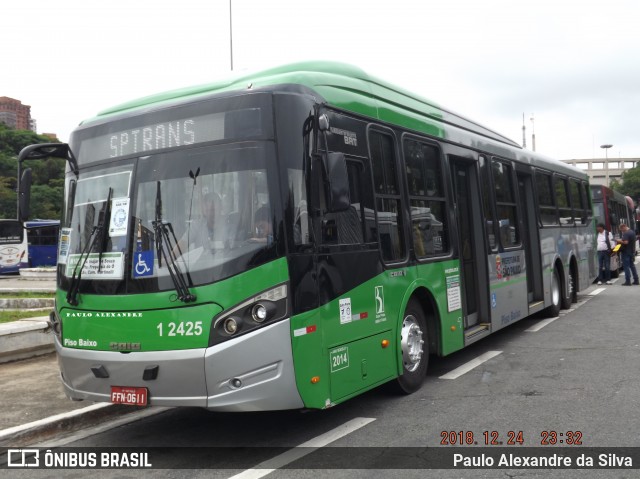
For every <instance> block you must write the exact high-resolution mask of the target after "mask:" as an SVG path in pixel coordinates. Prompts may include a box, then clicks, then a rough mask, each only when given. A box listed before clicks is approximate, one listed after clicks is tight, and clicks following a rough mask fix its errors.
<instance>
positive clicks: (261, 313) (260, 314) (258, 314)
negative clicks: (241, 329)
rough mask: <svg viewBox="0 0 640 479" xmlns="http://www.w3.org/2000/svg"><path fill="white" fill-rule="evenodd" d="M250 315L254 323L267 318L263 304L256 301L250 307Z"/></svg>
mask: <svg viewBox="0 0 640 479" xmlns="http://www.w3.org/2000/svg"><path fill="white" fill-rule="evenodd" d="M251 316H252V317H253V320H254V321H255V322H256V323H262V322H263V321H264V320H265V319H267V308H265V307H264V304H262V303H258V304H256V305H255V306H254V307H253V308H251Z"/></svg>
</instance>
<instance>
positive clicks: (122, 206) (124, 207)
mask: <svg viewBox="0 0 640 479" xmlns="http://www.w3.org/2000/svg"><path fill="white" fill-rule="evenodd" d="M128 225H129V198H115V199H113V200H112V201H111V221H110V222H109V236H111V237H112V238H113V237H115V236H126V235H127V226H128Z"/></svg>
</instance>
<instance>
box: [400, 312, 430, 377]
mask: <svg viewBox="0 0 640 479" xmlns="http://www.w3.org/2000/svg"><path fill="white" fill-rule="evenodd" d="M400 334H401V343H400V344H401V347H402V361H403V363H404V368H405V369H406V370H407V371H409V372H413V371H415V370H416V369H418V367H419V366H420V361H421V359H422V345H423V344H424V340H423V339H422V330H421V329H420V325H419V324H418V320H417V319H416V317H415V316H413V315H409V316H407V317H406V318H404V321H402V331H401V333H400Z"/></svg>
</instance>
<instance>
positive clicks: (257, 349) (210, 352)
mask: <svg viewBox="0 0 640 479" xmlns="http://www.w3.org/2000/svg"><path fill="white" fill-rule="evenodd" d="M205 375H206V378H207V389H208V391H209V397H208V398H207V408H209V409H213V410H217V411H263V410H278V409H299V408H302V407H304V403H303V402H302V398H301V397H300V394H299V393H298V388H297V387H296V380H295V374H294V369H293V353H292V351H291V329H290V321H289V319H286V320H284V321H280V322H278V323H275V324H272V325H270V326H266V327H264V328H260V329H258V330H257V331H255V332H252V333H249V334H246V335H244V336H240V337H239V338H236V339H232V340H230V341H225V342H224V343H221V344H218V345H216V346H213V347H211V348H209V349H207V351H206V354H205Z"/></svg>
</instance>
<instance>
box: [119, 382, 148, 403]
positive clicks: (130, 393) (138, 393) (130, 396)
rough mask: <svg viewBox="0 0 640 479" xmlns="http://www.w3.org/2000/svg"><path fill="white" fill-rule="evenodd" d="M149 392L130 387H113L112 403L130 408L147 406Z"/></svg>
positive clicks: (144, 389)
mask: <svg viewBox="0 0 640 479" xmlns="http://www.w3.org/2000/svg"><path fill="white" fill-rule="evenodd" d="M148 396H149V390H148V389H147V388H136V387H128V386H111V402H112V403H113V404H126V405H128V406H146V405H147V398H148Z"/></svg>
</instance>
